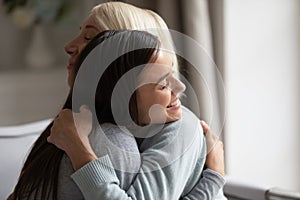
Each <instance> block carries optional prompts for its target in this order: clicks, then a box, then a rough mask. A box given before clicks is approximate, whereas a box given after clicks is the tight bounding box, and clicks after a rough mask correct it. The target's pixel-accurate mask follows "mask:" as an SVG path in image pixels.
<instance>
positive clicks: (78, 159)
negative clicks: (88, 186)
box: [66, 137, 97, 171]
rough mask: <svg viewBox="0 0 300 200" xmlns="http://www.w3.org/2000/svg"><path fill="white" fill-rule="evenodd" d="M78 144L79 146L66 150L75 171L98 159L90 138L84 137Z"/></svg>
mask: <svg viewBox="0 0 300 200" xmlns="http://www.w3.org/2000/svg"><path fill="white" fill-rule="evenodd" d="M76 143H77V145H75V144H74V145H73V146H72V147H71V148H68V150H66V154H67V155H68V156H69V158H70V160H71V162H72V165H73V168H74V170H75V171H76V170H78V169H80V168H81V167H83V166H84V165H86V164H87V163H89V162H91V161H93V160H96V159H97V156H96V154H95V153H94V151H93V149H92V147H91V146H90V143H89V140H88V137H86V138H85V137H82V138H80V139H79V141H77V142H76Z"/></svg>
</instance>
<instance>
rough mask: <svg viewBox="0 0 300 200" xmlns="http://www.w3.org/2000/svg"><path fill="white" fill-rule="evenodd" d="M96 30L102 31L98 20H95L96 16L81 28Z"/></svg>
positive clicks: (91, 17) (85, 22)
mask: <svg viewBox="0 0 300 200" xmlns="http://www.w3.org/2000/svg"><path fill="white" fill-rule="evenodd" d="M93 27H94V28H96V29H100V25H99V23H98V22H97V20H96V19H95V17H94V15H91V16H89V18H87V19H86V20H85V21H84V22H83V24H82V26H81V29H83V28H93Z"/></svg>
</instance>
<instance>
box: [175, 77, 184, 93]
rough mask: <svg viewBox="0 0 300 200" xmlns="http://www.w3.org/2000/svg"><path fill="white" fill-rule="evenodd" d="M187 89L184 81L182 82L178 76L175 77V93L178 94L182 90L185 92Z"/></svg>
mask: <svg viewBox="0 0 300 200" xmlns="http://www.w3.org/2000/svg"><path fill="white" fill-rule="evenodd" d="M185 89H186V87H185V85H184V83H183V82H181V81H180V80H179V79H177V78H174V79H173V81H172V92H173V93H174V94H175V95H178V94H180V93H182V92H184V91H185Z"/></svg>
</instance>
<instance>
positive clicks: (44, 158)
mask: <svg viewBox="0 0 300 200" xmlns="http://www.w3.org/2000/svg"><path fill="white" fill-rule="evenodd" d="M145 28H161V29H167V26H166V25H165V23H164V21H163V20H162V19H161V18H160V17H159V16H158V15H157V14H155V13H153V12H152V11H149V10H144V9H140V8H137V7H134V6H131V5H128V4H124V3H119V2H109V3H105V4H101V5H99V6H97V7H95V8H94V9H93V11H92V14H91V16H90V17H89V18H88V19H87V20H86V21H85V22H84V23H83V25H82V26H81V31H80V35H79V36H78V37H76V38H75V39H74V40H73V41H72V42H70V43H69V44H68V45H67V46H66V47H65V50H66V52H67V53H68V54H69V55H70V60H69V65H68V70H69V78H68V80H69V84H70V85H72V84H73V83H72V82H73V80H74V74H75V72H74V63H75V61H76V59H77V57H78V55H79V53H80V52H81V51H82V49H83V48H84V47H85V46H86V44H87V43H88V42H89V41H90V40H91V39H92V38H93V37H94V36H95V35H96V34H98V33H99V32H102V31H103V30H106V29H145ZM158 36H159V38H160V40H161V41H162V44H163V46H168V44H169V42H166V41H169V40H168V39H169V36H168V34H166V32H158ZM163 38H166V39H163ZM173 62H174V67H175V70H176V66H177V65H176V63H177V62H176V58H174V59H173ZM81 111H82V112H81V113H87V111H86V110H85V109H84V108H83V109H81ZM68 113H69V111H68V110H63V111H62V112H61V113H60V114H59V117H58V118H57V119H61V120H62V121H64V120H65V119H66V117H64V114H66V115H67V114H68ZM188 115H191V114H190V113H189V112H187V114H186V116H188ZM183 119H185V117H183ZM195 124H196V123H195ZM197 124H198V121H197ZM67 125H68V120H66V123H64V126H62V129H63V130H66V128H67V127H69V126H67ZM51 127H52V124H50V125H49V127H48V128H47V129H46V130H45V131H44V133H43V134H42V135H41V136H40V138H39V139H38V140H37V141H36V143H35V145H34V147H33V149H32V151H31V153H30V155H29V156H28V158H27V160H26V163H25V164H24V167H23V170H22V173H21V178H20V181H19V183H18V185H17V187H16V190H15V193H14V194H15V195H16V194H19V195H20V196H19V198H21V197H22V195H26V193H24V192H25V191H30V190H29V189H30V188H31V189H33V190H34V189H36V188H39V187H40V186H42V188H43V189H41V190H40V192H39V194H41V195H43V198H42V199H47V197H49V198H52V197H53V199H55V198H56V197H57V196H58V198H59V199H64V198H65V199H75V197H82V196H81V193H80V191H79V190H78V188H77V187H76V185H75V184H74V183H73V184H68V186H70V187H67V188H63V187H64V186H65V185H66V184H65V183H66V182H72V181H71V179H70V177H69V176H68V174H71V173H73V171H72V170H73V169H72V166H71V163H70V160H69V159H68V158H67V157H66V156H65V155H64V154H63V151H59V150H58V149H57V148H54V147H53V146H52V145H49V144H48V143H47V141H46V138H47V137H48V136H49V135H50V130H51ZM56 127H58V126H56ZM83 129H84V128H83ZM105 130H106V131H108V132H111V133H112V132H113V131H112V129H111V128H110V127H108V128H107V129H105ZM164 130H165V129H163V130H162V132H163V131H164ZM69 131H70V132H72V131H74V130H69ZM95 132H97V131H95ZM119 132H120V131H119ZM113 133H114V134H109V136H111V137H113V138H114V139H111V138H109V140H114V142H115V143H117V144H118V145H119V146H120V148H121V149H125V151H129V152H137V148H136V146H134V145H130V144H131V143H130V142H128V141H131V140H130V139H128V137H126V135H125V136H124V134H119V135H118V134H115V132H113ZM199 134H201V131H199ZM91 135H92V134H91ZM97 135H99V134H97ZM121 136H123V137H121ZM90 137H91V136H90ZM99 137H102V136H101V134H100V136H99ZM106 137H107V136H105V137H104V136H103V137H102V138H106ZM115 138H118V139H115ZM73 139H74V138H73ZM75 140H76V139H75ZM101 141H102V140H101V139H98V140H93V142H94V144H95V145H94V146H97V147H98V150H99V151H98V152H102V149H101V148H102V147H103V146H105V145H107V143H106V142H103V143H101ZM132 141H134V140H132ZM77 142H78V141H77ZM92 145H93V144H92ZM99 146H100V147H101V148H99ZM199 148H202V149H205V147H204V146H201V143H200V144H199ZM152 150H153V148H152ZM80 152H81V151H78V153H80ZM106 152H109V153H111V154H114V153H113V152H110V150H109V149H108V148H106V149H105V151H104V153H103V152H102V153H103V154H98V156H101V155H105V154H106ZM144 152H147V148H146V147H145V149H144ZM201 152H203V151H201ZM96 153H97V152H96ZM133 154H134V153H133ZM133 154H131V155H133ZM122 155H124V154H122ZM135 155H136V156H137V157H138V156H139V155H138V154H135ZM112 157H113V156H112ZM122 158H123V159H124V160H125V161H124V162H123V161H122ZM130 158H132V156H131V157H130ZM120 159H121V161H120ZM137 160H138V159H135V158H133V159H132V161H130V160H128V158H127V157H125V156H119V158H118V160H117V161H116V163H118V162H119V163H123V164H124V163H127V162H129V163H130V164H132V169H133V170H132V171H135V172H136V171H137V170H138V168H139V164H140V163H136V161H137ZM133 161H134V162H133ZM112 162H113V163H114V161H112ZM203 162H204V159H203V161H202V163H203ZM120 165H121V166H122V164H120ZM199 166H201V164H200V165H199ZM120 168H121V167H120ZM61 169H64V170H61ZM65 170H69V172H65ZM195 171H197V172H198V173H200V171H201V167H199V170H198V169H195ZM124 174H125V175H124ZM124 174H123V175H122V173H118V172H117V176H118V178H119V180H120V186H121V187H122V188H123V189H125V190H126V189H127V188H128V187H129V184H128V183H131V182H132V179H131V178H130V176H129V178H128V173H124ZM129 174H130V173H129ZM170 179H172V180H175V181H174V183H173V182H171V183H169V185H170V187H171V188H172V187H173V184H174V185H176V183H177V182H176V174H175V176H174V177H170ZM22 183H24V185H23V186H22ZM25 186H26V187H25ZM38 186H39V187H38ZM60 186H62V187H60ZM20 188H23V190H22V189H20ZM174 188H175V189H176V186H174ZM33 190H32V191H33ZM18 191H21V192H18ZM78 191H79V192H78ZM139 192H141V193H142V191H139ZM172 192H173V190H172V191H171V190H169V191H167V190H166V191H165V193H172ZM72 194H74V195H73V196H68V195H72ZM77 194H78V195H77ZM60 195H61V196H60ZM16 196H17V195H16ZM37 196H38V195H37ZM66 196H68V197H66ZM73 197H74V198H73Z"/></svg>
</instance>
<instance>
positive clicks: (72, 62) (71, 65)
mask: <svg viewBox="0 0 300 200" xmlns="http://www.w3.org/2000/svg"><path fill="white" fill-rule="evenodd" d="M74 64H75V62H74V61H72V60H71V59H70V60H69V63H68V66H67V69H68V70H69V71H70V70H72V69H73V67H74Z"/></svg>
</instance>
